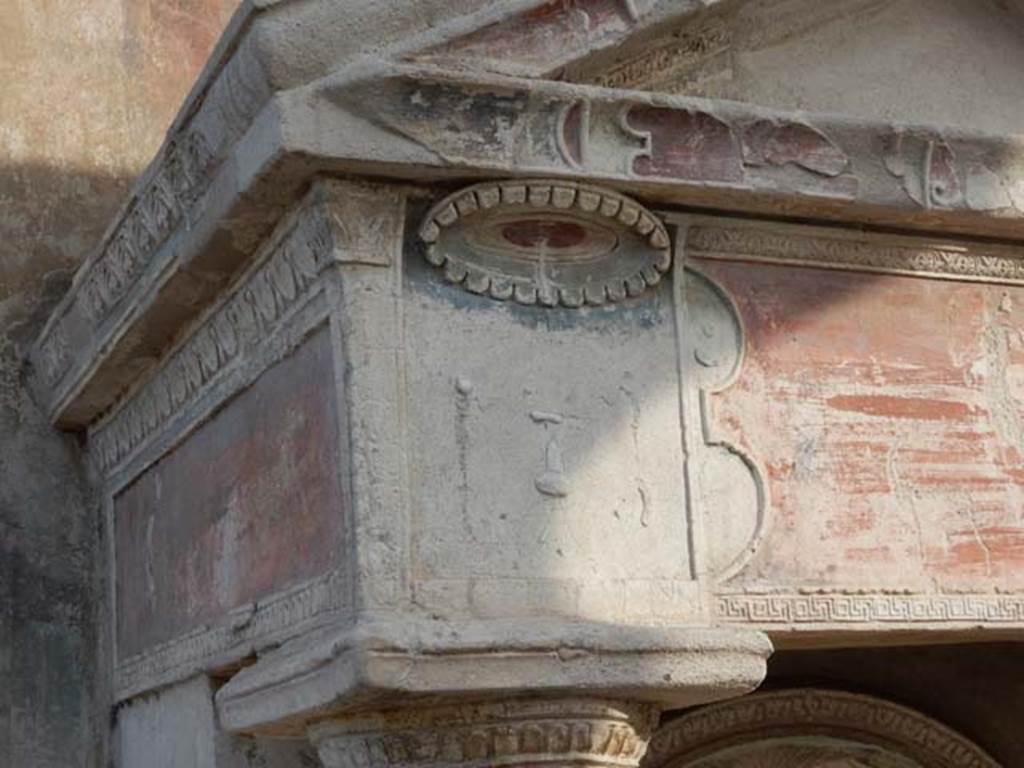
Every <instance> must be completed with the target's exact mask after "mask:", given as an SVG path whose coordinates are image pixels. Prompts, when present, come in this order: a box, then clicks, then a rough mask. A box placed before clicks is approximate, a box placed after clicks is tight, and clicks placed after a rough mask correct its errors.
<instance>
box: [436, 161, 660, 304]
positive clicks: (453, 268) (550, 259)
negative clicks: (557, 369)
mask: <svg viewBox="0 0 1024 768" xmlns="http://www.w3.org/2000/svg"><path fill="white" fill-rule="evenodd" d="M420 239H421V240H423V241H424V242H425V243H426V244H427V247H426V255H427V260H428V261H429V262H430V263H431V264H434V265H435V266H437V267H441V268H443V269H444V271H445V277H446V278H447V279H448V280H450V281H452V282H453V283H458V284H461V285H463V286H464V287H465V288H466V290H467V291H471V292H473V293H481V294H487V295H489V296H491V297H492V298H495V299H500V300H506V299H512V300H514V301H516V302H518V303H520V304H539V305H541V306H554V305H556V304H560V305H562V306H565V307H579V306H582V305H584V304H587V305H591V306H600V305H601V304H604V303H606V302H616V301H622V300H624V299H625V298H626V297H627V296H637V295H639V294H641V293H643V291H644V290H646V289H647V288H648V287H651V286H655V285H657V284H658V283H659V282H660V281H661V276H662V274H663V273H665V272H666V271H668V268H669V264H670V263H671V257H670V255H669V239H668V233H667V232H666V231H665V227H664V225H663V224H662V223H661V222H660V221H659V220H658V219H657V218H656V217H655V216H654V215H653V214H652V213H650V212H649V211H647V210H645V209H644V208H643V206H641V205H639V204H638V203H636V202H634V201H632V200H630V199H629V198H627V197H624V196H623V195H620V194H618V193H616V192H612V191H610V190H604V189H600V188H598V187H591V186H587V185H580V184H575V183H567V182H551V181H530V180H527V181H523V182H505V183H502V184H495V183H489V184H480V185H477V186H476V187H471V188H469V189H465V190H462V191H460V192H457V193H456V194H454V195H452V196H451V197H449V198H446V199H444V200H442V201H441V202H440V203H438V204H437V205H436V206H435V207H434V208H433V209H432V210H431V211H430V213H428V214H427V217H426V221H425V222H424V224H423V226H421V227H420Z"/></svg>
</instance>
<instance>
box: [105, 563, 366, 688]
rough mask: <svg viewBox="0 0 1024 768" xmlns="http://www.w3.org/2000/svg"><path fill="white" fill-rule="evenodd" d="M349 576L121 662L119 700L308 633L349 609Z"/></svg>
mask: <svg viewBox="0 0 1024 768" xmlns="http://www.w3.org/2000/svg"><path fill="white" fill-rule="evenodd" d="M347 595H348V576H347V572H346V571H345V570H344V569H342V570H335V571H331V572H330V573H328V574H326V575H324V576H320V577H318V578H316V579H313V580H311V581H307V582H305V583H304V584H301V585H299V586H297V587H294V588H292V589H290V590H287V591H285V592H281V593H278V594H276V595H273V596H271V597H269V598H266V599H265V600H262V601H257V602H256V603H255V604H252V603H250V604H248V605H244V606H241V607H239V608H235V609H233V610H232V611H230V612H228V613H227V615H226V616H225V619H224V623H222V624H219V625H217V626H214V627H210V626H202V627H199V628H197V629H195V630H192V631H191V632H189V633H187V634H185V635H182V636H180V637H176V638H174V639H173V640H169V641H167V642H165V643H161V644H160V645H157V646H154V647H152V648H149V649H147V650H146V651H143V652H142V653H139V654H136V655H134V656H130V657H128V658H126V659H124V660H118V661H117V663H116V665H115V673H114V678H115V684H114V690H115V695H116V698H117V699H118V700H119V701H123V700H124V699H127V698H131V697H132V696H137V695H138V694H140V693H144V692H145V691H149V690H153V689H154V688H159V687H162V686H165V685H168V684H170V683H173V682H176V681H178V680H181V679H184V678H185V677H188V676H190V675H192V674H195V673H196V672H200V671H209V670H210V669H212V668H214V667H216V666H226V665H228V664H231V663H232V662H236V661H238V660H239V659H240V658H242V657H243V656H245V655H246V654H247V653H248V652H250V651H251V650H252V649H253V648H254V647H255V646H256V645H269V644H273V643H279V642H283V641H285V640H288V639H291V638H293V637H296V636H298V635H300V634H302V633H304V632H308V631H309V630H310V629H311V628H312V627H313V626H315V625H316V624H317V623H318V620H319V621H326V620H328V619H329V618H331V617H334V616H336V615H337V614H338V613H340V612H343V611H344V610H345V608H346V599H345V598H346V596H347Z"/></svg>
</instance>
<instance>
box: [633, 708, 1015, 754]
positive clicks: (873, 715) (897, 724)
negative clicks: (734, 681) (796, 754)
mask: <svg viewBox="0 0 1024 768" xmlns="http://www.w3.org/2000/svg"><path fill="white" fill-rule="evenodd" d="M786 739H797V740H799V741H798V742H797V743H799V744H801V745H802V746H803V748H804V749H805V750H806V749H807V748H808V747H811V748H814V747H816V748H817V749H818V750H824V751H826V752H827V751H828V745H829V744H831V749H832V750H833V751H835V750H836V749H837V748H838V749H841V750H842V749H845V750H851V749H852V750H854V753H853V754H852V755H851V754H847V755H845V757H846V758H847V759H849V758H850V757H858V756H863V755H858V754H857V751H860V752H863V751H864V750H867V751H868V752H869V753H870V754H871V756H872V757H873V758H874V759H872V760H871V762H870V764H871V765H876V764H877V765H891V764H893V765H907V761H911V762H910V764H911V765H920V766H926V767H927V768H999V766H998V765H997V764H996V763H995V761H993V760H992V758H991V757H989V756H988V755H987V754H985V752H984V751H982V750H981V748H979V747H978V746H977V745H975V744H973V743H971V742H970V741H968V740H967V739H966V738H964V737H963V736H961V735H960V734H958V733H956V732H955V731H953V730H951V729H949V728H947V727H946V726H944V725H942V724H941V723H939V722H937V721H935V720H932V719H931V718H929V717H926V716H924V715H922V714H921V713H919V712H916V711H914V710H912V709H908V708H907V707H903V706H900V705H898V704H893V703H891V702H889V701H885V700H884V699H878V698H875V697H872V696H864V695H861V694H853V693H845V692H842V691H830V690H817V689H795V690H785V691H778V692H774V693H756V694H753V695H751V696H746V697H743V698H740V699H735V700H733V701H728V702H725V703H721V704H713V705H711V706H709V707H704V708H703V709H699V710H697V711H695V712H692V713H690V714H687V715H684V716H682V717H680V718H678V719H676V720H673V721H671V722H669V723H668V724H666V725H664V726H662V727H661V728H660V729H659V730H658V731H657V733H656V734H655V735H654V738H653V739H652V741H651V747H650V752H649V754H648V756H647V759H646V760H645V763H644V764H645V765H646V766H648V768H677V767H678V768H682V766H707V768H710V767H711V766H715V768H724V767H725V766H735V768H740V766H744V767H745V766H753V765H757V766H764V765H772V766H774V765H780V766H781V765H787V766H795V765H836V766H839V765H847V764H849V765H861V763H860V762H854V761H853V760H851V761H850V762H849V763H847V762H846V761H845V760H842V761H836V762H834V763H833V762H816V761H810V762H796V761H793V762H786V763H776V762H770V761H767V760H765V761H764V762H761V761H757V762H745V761H743V759H742V754H743V750H744V747H748V748H753V751H754V753H755V754H757V755H760V756H761V757H762V758H766V757H767V756H768V755H769V754H770V752H766V751H765V750H767V749H768V748H769V747H771V746H774V747H779V746H780V745H781V744H783V743H784V742H785V740H786ZM822 740H826V741H825V742H824V745H823V743H822ZM828 740H831V741H828ZM816 745H817V746H816ZM858 745H859V746H860V747H861V749H859V750H858ZM880 747H884V749H880ZM805 754H806V753H805ZM790 756H791V757H792V756H793V755H792V754H791V755H790ZM812 756H813V753H812ZM819 756H820V752H819ZM840 757H843V755H840ZM886 757H888V759H887V760H886V759H882V758H886ZM716 758H717V759H716ZM729 758H731V759H729ZM894 760H895V762H892V761H894ZM733 761H735V762H733ZM876 761H877V762H876ZM865 764H867V763H865Z"/></svg>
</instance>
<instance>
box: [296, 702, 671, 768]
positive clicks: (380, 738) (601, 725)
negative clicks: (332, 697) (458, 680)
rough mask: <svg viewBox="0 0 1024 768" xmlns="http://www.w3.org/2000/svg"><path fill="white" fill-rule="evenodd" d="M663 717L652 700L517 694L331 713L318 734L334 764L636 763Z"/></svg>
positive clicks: (399, 767) (389, 767) (328, 762)
mask: <svg viewBox="0 0 1024 768" xmlns="http://www.w3.org/2000/svg"><path fill="white" fill-rule="evenodd" d="M656 723H657V717H656V710H655V709H654V708H653V707H650V706H644V705H631V704H625V703H618V702H606V701H601V700H587V699H582V700H559V699H554V700H538V701H529V700H514V699H510V700H508V701H506V702H501V703H494V704H477V705H463V706H452V707H445V708H438V709H429V708H422V709H416V710H409V711H405V710H402V711H394V712H391V713H387V714H382V715H378V716H370V717H356V718H351V719H345V720H334V721H327V722H324V723H321V724H318V725H315V726H313V727H312V728H311V729H310V738H311V740H312V741H313V743H314V744H316V746H317V748H318V749H319V752H320V758H321V760H322V761H323V762H324V765H325V766H327V768H385V767H386V768H414V767H419V766H422V767H423V768H426V767H427V766H437V765H445V766H452V767H453V768H456V767H457V768H485V767H489V766H496V765H501V766H510V767H511V766H523V767H524V768H525V767H526V766H535V765H542V764H554V765H576V766H584V767H586V766H621V767H622V768H628V767H630V766H636V765H637V764H638V763H639V760H640V758H641V757H642V756H643V754H644V751H645V750H646V748H647V741H648V739H649V738H650V735H651V733H652V732H653V729H654V727H655V725H656Z"/></svg>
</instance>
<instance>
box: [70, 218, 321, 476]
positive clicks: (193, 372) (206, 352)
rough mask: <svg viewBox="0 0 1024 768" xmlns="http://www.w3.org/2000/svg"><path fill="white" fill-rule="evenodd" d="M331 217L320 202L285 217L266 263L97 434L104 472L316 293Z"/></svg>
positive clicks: (94, 445)
mask: <svg viewBox="0 0 1024 768" xmlns="http://www.w3.org/2000/svg"><path fill="white" fill-rule="evenodd" d="M329 228H330V223H329V222H328V220H327V218H326V216H325V215H324V213H323V212H322V211H321V210H320V209H317V208H312V209H307V210H305V211H304V212H302V213H300V214H299V215H297V216H295V217H292V218H291V219H290V220H289V221H287V222H286V223H285V224H284V225H283V227H282V229H283V231H282V232H280V233H279V235H278V236H277V237H276V238H274V240H272V242H271V245H270V246H269V253H268V254H267V255H266V256H265V257H264V259H263V260H261V261H262V263H261V266H259V267H258V268H256V269H255V271H253V272H251V273H250V275H249V277H248V278H247V279H245V281H244V282H243V283H242V284H241V285H239V287H238V288H237V289H236V290H235V291H234V292H233V293H231V294H229V296H228V297H227V298H226V299H225V300H223V301H222V302H221V304H220V305H219V306H218V307H217V308H216V309H215V310H214V311H213V312H212V313H211V314H210V315H209V316H208V317H207V318H206V320H205V321H204V322H203V323H202V325H200V327H199V328H198V329H197V330H196V332H195V333H194V334H193V335H192V336H191V337H190V338H189V339H188V340H187V341H186V342H185V343H184V344H182V345H181V346H180V347H179V348H178V349H177V350H176V351H174V352H173V353H172V354H171V355H170V356H169V357H168V358H167V359H166V360H165V361H164V363H163V364H162V365H161V367H160V368H159V369H158V370H157V372H156V373H155V374H154V376H153V377H152V379H151V380H150V381H148V382H147V383H146V384H145V385H144V386H143V388H142V389H140V390H139V391H138V392H136V393H135V394H134V395H132V396H130V397H129V398H128V399H127V400H125V401H124V402H123V403H122V404H121V405H120V406H119V407H118V408H117V410H116V411H115V412H114V413H113V415H111V416H110V417H109V418H108V419H107V420H106V421H104V422H103V423H101V424H100V425H99V426H98V427H97V428H96V429H95V430H94V431H93V432H92V434H91V436H90V444H91V448H92V453H93V456H94V457H95V460H96V462H97V465H98V466H99V468H100V469H101V470H102V471H104V472H106V471H108V470H110V469H111V468H112V467H114V466H115V465H117V464H118V463H120V462H121V461H122V460H123V459H124V458H126V457H127V456H128V455H130V454H131V453H132V452H133V451H134V450H135V449H136V448H137V447H138V446H140V445H141V444H142V443H143V442H144V441H145V440H146V439H147V438H148V437H149V436H150V435H151V434H153V432H155V431H156V430H157V429H158V428H159V427H160V426H161V425H162V424H163V423H164V422H165V421H167V420H168V419H169V418H171V416H172V415H173V414H174V413H176V412H177V411H179V410H180V409H182V408H184V407H186V406H187V405H188V404H189V403H191V402H193V401H195V400H196V399H197V397H198V396H199V394H200V392H201V391H202V390H203V389H204V388H205V387H206V386H207V385H208V384H209V383H210V382H211V381H212V380H213V379H214V378H215V377H217V376H218V375H219V374H220V373H221V372H222V371H223V370H224V369H225V368H228V367H229V366H231V365H232V364H233V363H235V362H236V361H238V360H239V359H240V358H241V357H242V355H243V353H244V352H245V351H246V350H247V349H249V348H251V347H252V346H254V345H256V344H258V343H259V342H260V341H261V340H262V339H264V338H265V337H266V335H267V334H268V332H269V331H270V329H271V327H272V326H273V325H274V324H276V323H277V322H278V320H279V319H280V318H281V317H283V316H284V315H285V314H286V313H288V312H289V311H290V309H291V308H292V307H294V306H297V305H298V304H299V303H301V301H302V300H303V299H304V298H305V297H306V296H307V294H308V293H309V292H310V289H311V287H312V286H313V284H314V283H315V282H316V279H317V277H318V276H319V274H320V271H321V270H322V269H323V267H324V266H325V265H326V264H327V263H329V262H330V260H331V258H332V245H333V241H332V236H331V233H330V230H329Z"/></svg>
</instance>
